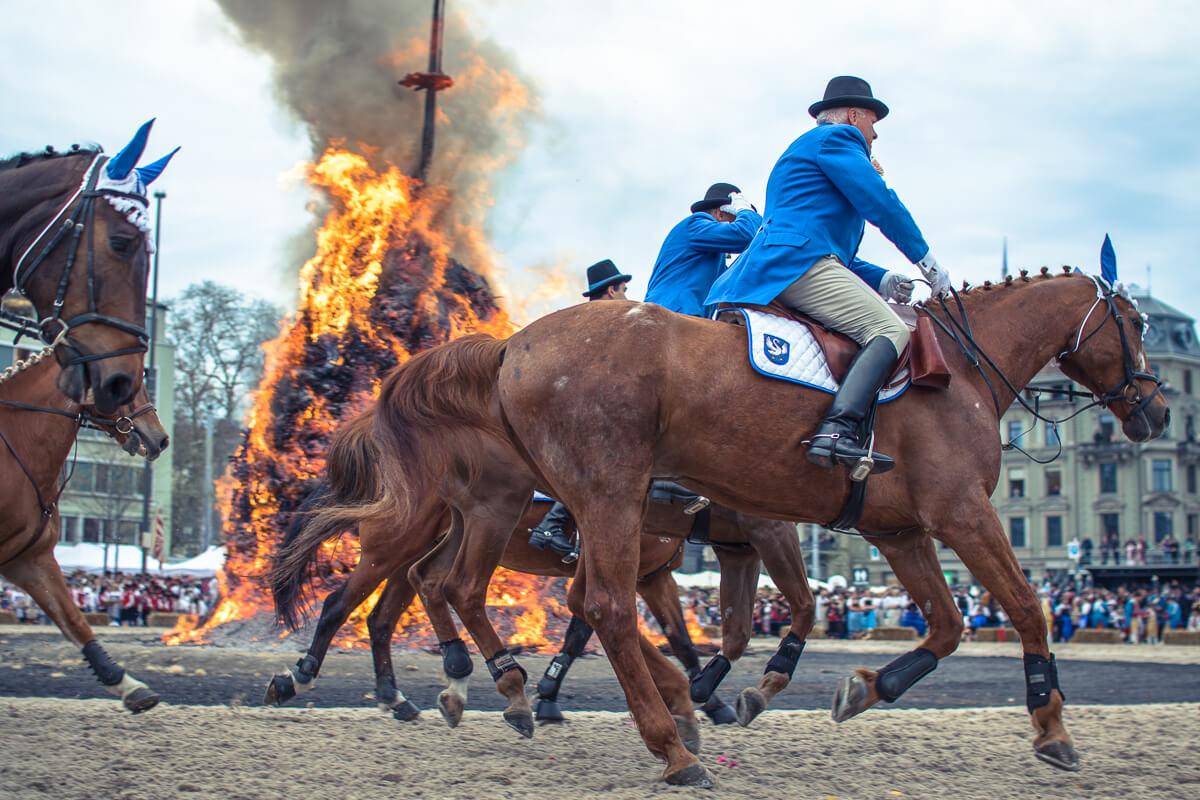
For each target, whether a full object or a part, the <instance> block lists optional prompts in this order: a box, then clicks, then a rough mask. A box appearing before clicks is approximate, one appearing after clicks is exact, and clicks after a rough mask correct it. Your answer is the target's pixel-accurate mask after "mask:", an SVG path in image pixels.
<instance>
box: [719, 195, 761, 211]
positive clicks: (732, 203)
mask: <svg viewBox="0 0 1200 800" xmlns="http://www.w3.org/2000/svg"><path fill="white" fill-rule="evenodd" d="M753 208H754V206H752V205H750V201H749V200H747V199H746V196H745V195H744V194H742V193H741V192H734V193H733V194H731V195H729V202H728V203H726V204H725V205H723V206H721V210H722V211H724V212H725V213H726V214H733V215H734V216H735V217H736V216H737V215H738V214H740V213H742V212H743V211H751V210H753Z"/></svg>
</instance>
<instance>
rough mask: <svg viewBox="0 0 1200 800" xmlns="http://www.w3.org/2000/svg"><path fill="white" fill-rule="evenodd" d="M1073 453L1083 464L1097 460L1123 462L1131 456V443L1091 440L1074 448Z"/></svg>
mask: <svg viewBox="0 0 1200 800" xmlns="http://www.w3.org/2000/svg"><path fill="white" fill-rule="evenodd" d="M1075 454H1076V455H1077V456H1078V457H1079V459H1080V460H1081V461H1083V463H1084V464H1089V465H1090V464H1094V463H1096V462H1097V461H1118V462H1125V461H1128V460H1130V459H1131V458H1133V443H1132V442H1126V441H1112V442H1110V441H1099V442H1097V441H1091V442H1084V443H1081V444H1080V445H1078V446H1077V447H1076V448H1075Z"/></svg>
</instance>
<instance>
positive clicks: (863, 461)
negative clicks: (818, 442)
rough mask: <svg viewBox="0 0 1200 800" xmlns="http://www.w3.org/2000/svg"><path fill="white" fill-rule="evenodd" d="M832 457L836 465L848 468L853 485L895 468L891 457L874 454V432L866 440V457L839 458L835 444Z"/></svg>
mask: <svg viewBox="0 0 1200 800" xmlns="http://www.w3.org/2000/svg"><path fill="white" fill-rule="evenodd" d="M833 457H834V460H836V461H838V463H840V464H843V465H844V466H847V467H849V468H850V480H852V481H854V482H855V483H862V482H863V481H865V480H866V479H867V476H869V475H877V474H879V473H881V472H888V471H890V470H892V469H894V468H895V466H896V462H895V461H894V460H893V459H892V458H891V457H889V456H885V455H884V454H883V453H876V452H875V431H871V438H870V439H868V440H867V452H866V455H863V456H839V455H838V453H837V444H836V443H835V444H834V448H833Z"/></svg>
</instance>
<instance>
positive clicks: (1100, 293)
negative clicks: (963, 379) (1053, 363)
mask: <svg viewBox="0 0 1200 800" xmlns="http://www.w3.org/2000/svg"><path fill="white" fill-rule="evenodd" d="M1087 277H1088V278H1089V279H1090V280H1091V281H1092V283H1094V284H1095V285H1096V302H1095V303H1093V304H1092V307H1091V308H1090V309H1088V313H1087V314H1086V315H1085V316H1084V318H1083V321H1082V322H1081V323H1079V333H1078V334H1077V335H1076V336H1075V346H1074V347H1073V348H1071V349H1070V350H1064V351H1063V352H1061V353H1059V355H1058V358H1059V359H1060V360H1061V359H1063V358H1066V357H1067V356H1070V355H1071V354H1072V353H1075V352H1077V351H1078V350H1079V348H1080V347H1082V346H1083V345H1084V344H1085V343H1086V342H1087V341H1088V340H1089V339H1091V338H1092V337H1093V336H1095V335H1096V334H1097V333H1099V331H1100V329H1101V328H1103V327H1104V323H1105V322H1107V321H1108V319H1109V317H1112V319H1113V320H1114V321H1115V322H1116V325H1117V332H1118V333H1119V334H1120V337H1121V360H1122V362H1123V366H1124V370H1125V377H1124V378H1123V379H1122V380H1121V382H1120V383H1118V384H1117V385H1116V386H1114V387H1113V388H1112V389H1110V390H1108V391H1107V392H1105V393H1104V394H1102V395H1100V396H1099V397H1095V395H1091V394H1090V393H1089V394H1087V395H1084V396H1085V397H1095V399H1094V400H1093V401H1092V402H1091V403H1088V404H1087V405H1085V406H1084V407H1083V408H1080V409H1078V410H1077V411H1075V412H1073V413H1071V414H1070V415H1068V416H1066V417H1063V418H1062V419H1052V418H1050V417H1047V416H1045V415H1043V414H1042V413H1041V412H1040V411H1038V410H1037V409H1036V408H1035V407H1034V406H1032V405H1030V404H1029V401H1027V400H1026V399H1025V398H1024V397H1023V396H1022V393H1021V392H1020V391H1019V390H1018V389H1017V388H1016V387H1015V386H1013V384H1012V382H1011V381H1010V380H1009V379H1008V376H1006V375H1005V374H1004V373H1003V372H1002V371H1001V370H1000V368H999V367H997V366H996V364H995V362H993V361H992V359H991V358H990V357H989V356H988V354H987V353H985V352H983V350H982V349H980V347H979V343H978V342H976V341H975V337H974V335H973V334H972V333H971V324H970V321H969V320H968V319H967V312H966V309H965V308H964V307H963V302H962V298H960V297H959V296H958V292H956V291H955V290H954V288H953V287H951V288H950V294H951V296H952V297H953V298H954V301H955V304H956V305H957V307H958V315H959V317H961V321H960V320H959V319H958V318H956V317H955V315H954V312H953V311H952V310H951V309H950V307H949V306H948V305H947V304H946V300H945V298H944V297H943V296H939V297H938V302H939V303H940V304H941V306H942V310H943V311H945V312H946V319H947V320H949V322H950V325H949V326H947V325H946V324H945V323H943V322H942V321H941V320H940V319H938V318H937V317H935V316H934V315H933V314H930V315H929V318H930V319H932V320H933V321H934V322H935V323H937V325H938V327H940V328H941V329H942V330H943V331H945V332H946V334H947V335H948V336H949V337H950V338H951V339H953V340H954V342H955V344H957V345H958V347H959V349H960V350H961V351H962V353H963V355H964V356H966V358H967V360H968V361H969V362H970V363H971V365H972V366H973V367H975V368H976V369H978V370H979V374H980V375H982V376H983V380H984V382H985V383H986V384H987V386H988V389H989V390H990V391H991V393H992V403H993V405H994V406H995V408H996V418H997V419H999V418H1000V417H1001V416H1003V414H1002V412H1001V410H1000V398H999V396H998V395H997V394H996V388H995V387H994V386H993V385H992V381H991V379H990V378H989V377H988V375H987V373H986V372H985V371H984V369H983V364H982V363H980V362H981V360H982V361H983V362H986V363H987V365H988V366H990V367H991V368H992V369H993V370H994V371H995V373H996V374H997V375H999V376H1000V380H1002V381H1003V382H1004V385H1005V386H1006V387H1008V390H1009V391H1010V392H1012V393H1013V396H1014V397H1015V398H1016V400H1017V402H1018V403H1020V404H1021V406H1022V407H1023V408H1024V409H1025V410H1026V411H1028V412H1029V413H1031V414H1033V416H1034V417H1035V418H1036V419H1039V420H1042V421H1043V422H1049V423H1051V424H1052V425H1054V426H1056V427H1057V426H1058V425H1059V424H1061V423H1063V422H1066V421H1067V420H1069V419H1071V418H1073V417H1076V416H1078V415H1079V414H1082V413H1083V412H1084V411H1087V410H1088V409H1089V408H1093V407H1095V406H1101V407H1103V408H1108V406H1109V404H1110V403H1112V402H1114V401H1116V400H1123V401H1125V402H1126V403H1128V404H1129V406H1130V413H1131V414H1132V413H1135V412H1140V411H1142V410H1144V409H1145V408H1146V406H1147V405H1149V403H1150V401H1151V400H1153V399H1154V396H1155V395H1157V394H1158V393H1159V392H1160V391H1161V390H1162V380H1161V379H1159V377H1158V376H1157V375H1154V374H1153V373H1149V372H1139V371H1137V370H1135V369H1134V367H1133V354H1132V352H1131V350H1130V347H1129V340H1128V338H1127V337H1126V334H1125V325H1124V322H1123V319H1122V317H1121V312H1120V311H1119V310H1118V309H1117V302H1116V297H1117V292H1115V291H1114V290H1113V289H1112V287H1111V286H1109V284H1108V282H1107V281H1106V280H1104V279H1103V278H1097V277H1095V276H1094V275H1088V276H1087ZM1102 301H1103V302H1104V303H1106V304H1107V311H1106V313H1105V316H1104V319H1102V320H1100V324H1099V325H1097V326H1096V327H1095V328H1094V329H1093V330H1092V331H1091V332H1090V333H1088V334H1087V335H1086V336H1085V335H1084V329H1085V328H1086V327H1087V322H1088V320H1089V319H1090V318H1091V316H1092V313H1093V312H1094V311H1095V310H1096V308H1097V307H1098V306H1099V305H1100V303H1101V302H1102ZM927 313H928V312H927ZM1138 380H1146V381H1150V382H1152V383H1154V391H1152V392H1150V393H1149V394H1147V395H1143V394H1142V391H1141V389H1140V388H1139V387H1138V385H1137V383H1136V381H1138ZM1130 390H1132V395H1130V394H1129V391H1130ZM1061 446H1062V445H1061V442H1060V444H1059V447H1060V448H1061ZM1005 448H1006V449H1009V448H1015V449H1018V450H1019V449H1020V448H1018V447H1016V445H1014V444H1012V443H1011V442H1010V443H1009V444H1007V445H1005ZM1022 452H1024V451H1022ZM1026 455H1028V454H1026ZM1031 458H1032V456H1031ZM1035 460H1036V459H1035ZM1051 460H1053V459H1051ZM1039 463H1042V462H1039Z"/></svg>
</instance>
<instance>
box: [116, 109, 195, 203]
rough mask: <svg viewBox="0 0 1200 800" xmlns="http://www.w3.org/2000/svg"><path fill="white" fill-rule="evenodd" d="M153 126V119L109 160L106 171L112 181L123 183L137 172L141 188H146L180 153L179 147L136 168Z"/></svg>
mask: <svg viewBox="0 0 1200 800" xmlns="http://www.w3.org/2000/svg"><path fill="white" fill-rule="evenodd" d="M153 126H154V120H153V119H151V120H149V121H148V122H146V123H145V124H144V125H142V127H140V128H138V130H137V133H135V134H134V135H133V138H132V139H130V140H129V144H127V145H125V146H124V147H122V148H121V150H120V152H119V153H117V154H116V155H115V156H113V157H112V158H111V159H110V160H109V162H108V164H107V165H106V166H105V168H104V169H105V172H106V173H107V174H108V177H109V178H110V179H112V180H113V181H117V182H121V181H124V180H125V179H127V178H128V177H129V173H130V172H135V173H136V174H137V178H138V181H139V183H140V184H141V187H143V188H144V187H146V186H149V185H150V184H151V183H152V182H153V181H154V179H155V178H157V177H158V176H159V175H161V174H162V171H163V170H164V169H165V168H166V166H167V163H168V162H170V160H171V156H173V155H175V154H176V153H177V152H179V148H178V147H176V148H175V149H174V150H172V151H171V152H170V153H167V154H166V155H165V156H163V157H162V158H160V159H158V160H157V161H155V162H153V163H151V164H147V165H146V166H144V167H137V166H136V165H137V162H138V160H139V159H141V157H142V153H143V152H144V151H145V149H146V141H147V140H148V139H149V138H150V128H152V127H153Z"/></svg>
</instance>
